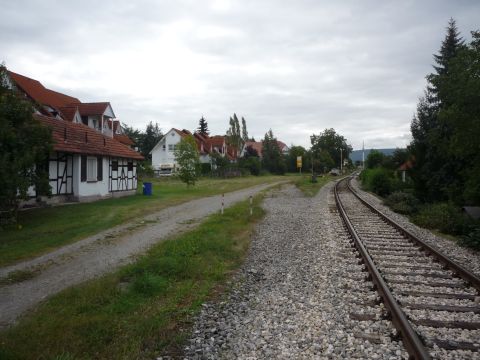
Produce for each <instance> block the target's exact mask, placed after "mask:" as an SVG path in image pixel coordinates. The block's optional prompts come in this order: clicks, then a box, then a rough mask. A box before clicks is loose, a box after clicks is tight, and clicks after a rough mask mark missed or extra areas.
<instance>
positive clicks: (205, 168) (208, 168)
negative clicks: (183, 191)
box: [200, 163, 212, 176]
mask: <svg viewBox="0 0 480 360" xmlns="http://www.w3.org/2000/svg"><path fill="white" fill-rule="evenodd" d="M200 173H201V174H202V175H204V176H205V175H210V174H211V173H212V165H211V164H210V163H201V164H200Z"/></svg>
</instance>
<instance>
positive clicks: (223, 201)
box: [221, 194, 225, 215]
mask: <svg viewBox="0 0 480 360" xmlns="http://www.w3.org/2000/svg"><path fill="white" fill-rule="evenodd" d="M224 206H225V194H222V211H221V213H222V215H223V207H224Z"/></svg>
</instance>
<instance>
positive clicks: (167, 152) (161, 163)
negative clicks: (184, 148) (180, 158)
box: [150, 128, 192, 174]
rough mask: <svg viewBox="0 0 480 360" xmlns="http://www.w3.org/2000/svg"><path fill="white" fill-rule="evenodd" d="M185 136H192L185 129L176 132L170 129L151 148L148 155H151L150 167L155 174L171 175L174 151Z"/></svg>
mask: <svg viewBox="0 0 480 360" xmlns="http://www.w3.org/2000/svg"><path fill="white" fill-rule="evenodd" d="M187 135H192V134H191V133H190V131H188V130H185V129H183V130H178V129H175V128H172V129H170V130H169V131H168V132H167V133H166V134H165V135H164V136H163V137H162V138H161V139H160V141H159V142H158V143H157V144H156V145H155V146H154V147H153V149H152V151H150V154H151V155H152V167H153V168H154V170H155V171H156V173H157V174H171V173H173V172H175V169H176V167H177V162H176V160H175V154H174V151H175V149H176V147H177V144H178V143H179V142H180V141H181V140H182V138H183V137H185V136H187Z"/></svg>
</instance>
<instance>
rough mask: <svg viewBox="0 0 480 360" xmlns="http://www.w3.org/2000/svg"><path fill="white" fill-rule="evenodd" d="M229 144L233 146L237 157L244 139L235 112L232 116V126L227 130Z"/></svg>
mask: <svg viewBox="0 0 480 360" xmlns="http://www.w3.org/2000/svg"><path fill="white" fill-rule="evenodd" d="M227 145H228V146H231V147H232V148H233V150H234V157H235V159H236V158H237V157H238V152H239V151H240V150H241V148H242V146H243V139H242V136H241V133H240V124H239V122H238V118H237V115H236V114H235V113H234V114H233V118H232V117H230V128H229V129H228V130H227Z"/></svg>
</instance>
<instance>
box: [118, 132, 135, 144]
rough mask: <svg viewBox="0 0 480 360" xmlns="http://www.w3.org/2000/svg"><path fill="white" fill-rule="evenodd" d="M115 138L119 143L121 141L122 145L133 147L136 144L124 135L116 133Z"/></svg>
mask: <svg viewBox="0 0 480 360" xmlns="http://www.w3.org/2000/svg"><path fill="white" fill-rule="evenodd" d="M113 138H114V139H115V140H117V141H120V142H121V143H122V144H125V145H127V146H131V145H134V144H135V143H134V142H133V140H132V139H130V138H129V137H128V136H127V135H124V134H115V133H114V134H113Z"/></svg>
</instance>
